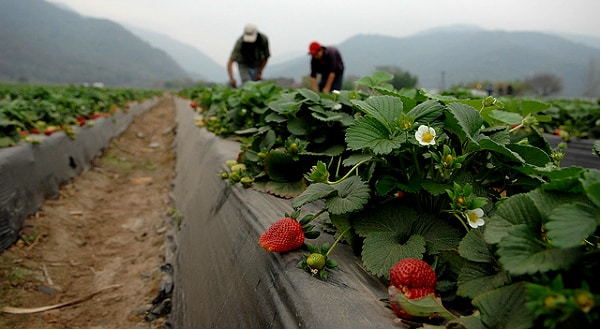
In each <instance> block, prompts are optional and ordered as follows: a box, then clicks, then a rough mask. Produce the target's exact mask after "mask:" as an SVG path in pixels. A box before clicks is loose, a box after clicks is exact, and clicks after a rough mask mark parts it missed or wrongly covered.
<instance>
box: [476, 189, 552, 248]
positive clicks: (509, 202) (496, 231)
mask: <svg viewBox="0 0 601 330" xmlns="http://www.w3.org/2000/svg"><path fill="white" fill-rule="evenodd" d="M538 210H539V209H538V208H537V207H536V206H535V204H534V202H533V201H532V199H531V198H530V197H529V196H528V195H527V194H520V195H514V196H511V197H510V198H508V199H506V200H505V201H503V203H502V204H501V205H500V206H499V208H498V209H497V211H496V212H495V214H494V215H493V216H491V217H490V218H489V219H488V221H487V222H486V226H485V227H484V239H485V240H486V242H487V243H488V244H496V243H499V242H500V241H501V239H502V238H503V237H505V236H507V235H508V233H509V231H510V230H511V228H512V227H513V226H514V225H520V224H525V223H528V226H529V227H530V228H532V230H533V231H534V230H536V229H535V228H538V230H539V231H540V228H541V226H542V221H543V220H542V215H541V214H540V212H539V211H538ZM539 236H540V235H538V236H536V237H539Z"/></svg>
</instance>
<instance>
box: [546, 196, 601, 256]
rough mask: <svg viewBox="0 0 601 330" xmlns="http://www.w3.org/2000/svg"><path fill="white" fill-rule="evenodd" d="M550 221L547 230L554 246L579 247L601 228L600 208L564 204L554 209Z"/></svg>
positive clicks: (579, 204) (580, 204)
mask: <svg viewBox="0 0 601 330" xmlns="http://www.w3.org/2000/svg"><path fill="white" fill-rule="evenodd" d="M549 220H550V221H549V222H547V223H546V224H545V228H546V229H547V237H548V238H549V239H550V240H551V244H552V245H553V246H556V247H559V248H572V247H577V246H579V245H580V244H582V242H583V241H584V240H585V239H586V238H588V237H589V236H590V235H593V234H594V233H595V231H596V230H597V228H598V227H599V208H593V207H591V206H589V205H586V204H582V203H575V204H564V205H561V206H559V207H556V208H555V209H553V212H552V214H551V216H550V217H549Z"/></svg>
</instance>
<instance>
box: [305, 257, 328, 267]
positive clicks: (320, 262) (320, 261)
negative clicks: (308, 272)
mask: <svg viewBox="0 0 601 330" xmlns="http://www.w3.org/2000/svg"><path fill="white" fill-rule="evenodd" d="M307 266H309V267H311V269H319V270H321V269H323V267H325V266H326V256H324V255H323V254H321V253H311V254H310V255H309V256H308V257H307Z"/></svg>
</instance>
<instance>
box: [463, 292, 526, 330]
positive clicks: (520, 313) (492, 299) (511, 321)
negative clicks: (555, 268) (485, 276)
mask: <svg viewBox="0 0 601 330" xmlns="http://www.w3.org/2000/svg"><path fill="white" fill-rule="evenodd" d="M473 304H474V306H476V307H477V308H478V310H479V311H480V317H481V319H482V323H483V324H484V326H485V327H486V328H489V329H528V328H532V326H533V324H532V315H531V313H532V312H531V311H530V309H529V308H528V307H527V305H526V292H525V288H524V283H523V282H518V283H515V284H512V285H509V286H505V287H502V288H499V289H496V290H493V291H489V292H486V293H483V294H481V295H479V296H477V297H476V298H475V299H474V300H473Z"/></svg>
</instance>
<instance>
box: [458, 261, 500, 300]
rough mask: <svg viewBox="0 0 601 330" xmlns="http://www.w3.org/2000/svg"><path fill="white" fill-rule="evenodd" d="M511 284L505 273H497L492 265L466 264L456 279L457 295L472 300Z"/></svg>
mask: <svg viewBox="0 0 601 330" xmlns="http://www.w3.org/2000/svg"><path fill="white" fill-rule="evenodd" d="M509 283H511V276H509V273H508V272H506V271H500V272H499V271H498V269H496V268H495V267H494V266H493V264H490V263H480V262H468V263H466V264H465V266H464V267H463V268H462V269H461V273H460V274H459V277H458V279H457V295H459V296H461V297H467V298H474V297H476V296H477V295H479V294H481V293H484V292H486V291H490V290H493V289H496V288H498V287H501V286H503V285H505V284H509Z"/></svg>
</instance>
